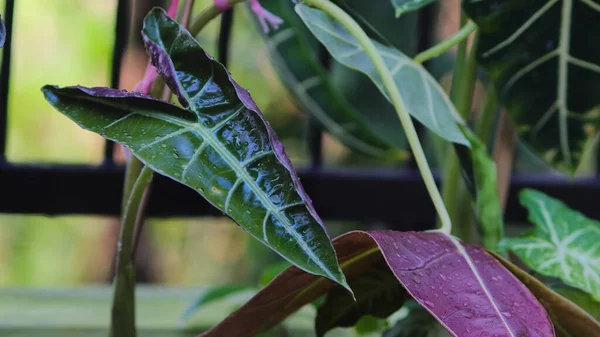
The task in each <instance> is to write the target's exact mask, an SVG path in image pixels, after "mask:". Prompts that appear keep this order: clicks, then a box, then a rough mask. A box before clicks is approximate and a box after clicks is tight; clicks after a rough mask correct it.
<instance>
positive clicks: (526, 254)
mask: <svg viewBox="0 0 600 337" xmlns="http://www.w3.org/2000/svg"><path fill="white" fill-rule="evenodd" d="M520 197H521V204H522V205H523V206H525V207H527V209H528V210H529V219H530V221H531V222H533V224H534V225H535V229H534V230H533V231H531V232H529V233H526V234H524V235H522V236H520V237H514V238H507V239H504V240H503V241H502V242H501V246H502V247H503V248H505V249H509V250H511V251H513V252H514V253H515V254H517V255H518V256H519V257H520V258H521V259H522V260H523V262H525V263H526V264H527V265H528V266H529V267H531V268H533V269H534V270H536V271H537V272H539V273H540V274H543V275H546V276H552V277H557V278H560V279H561V280H563V282H565V283H566V284H568V285H571V286H573V287H576V288H579V289H582V290H584V291H586V292H588V293H590V294H591V295H592V296H593V297H594V298H595V299H596V300H600V223H598V222H597V221H594V220H592V219H589V218H586V217H585V216H583V215H582V214H581V213H579V212H576V211H574V210H572V209H570V208H569V207H567V206H566V205H565V204H563V203H562V202H560V201H558V200H556V199H553V198H550V197H549V196H547V195H545V194H543V193H541V192H538V191H534V190H524V191H522V192H521V195H520Z"/></svg>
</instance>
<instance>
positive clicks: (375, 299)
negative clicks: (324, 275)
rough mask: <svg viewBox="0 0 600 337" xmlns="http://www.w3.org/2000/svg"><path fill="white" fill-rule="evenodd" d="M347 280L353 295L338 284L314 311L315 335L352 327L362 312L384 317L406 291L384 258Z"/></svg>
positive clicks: (398, 302) (395, 308)
mask: <svg viewBox="0 0 600 337" xmlns="http://www.w3.org/2000/svg"><path fill="white" fill-rule="evenodd" d="M348 284H349V285H350V287H351V288H352V290H353V291H354V294H355V296H356V299H354V298H353V297H352V296H351V295H350V294H348V292H347V291H346V290H345V289H343V288H342V287H335V288H333V289H331V290H330V291H329V293H328V294H327V297H326V298H325V302H323V304H322V305H321V306H320V307H319V309H318V311H317V319H316V323H315V329H316V331H317V336H319V337H321V336H323V335H325V333H326V332H327V331H329V330H331V329H333V328H336V327H352V326H354V325H356V324H357V323H358V321H359V320H360V319H361V318H362V317H363V316H366V315H370V316H373V317H377V318H386V317H388V316H390V315H391V314H393V313H394V312H396V311H397V310H399V309H400V308H401V307H402V304H403V303H404V299H405V298H406V291H405V290H404V288H403V287H402V285H400V283H398V280H397V279H396V277H395V276H394V274H393V273H392V272H391V271H390V268H389V267H388V266H387V265H386V264H385V262H384V261H380V262H378V263H376V264H374V265H373V266H371V267H370V268H369V269H366V270H363V271H362V273H361V274H359V275H357V276H356V277H354V278H352V279H350V280H349V282H348Z"/></svg>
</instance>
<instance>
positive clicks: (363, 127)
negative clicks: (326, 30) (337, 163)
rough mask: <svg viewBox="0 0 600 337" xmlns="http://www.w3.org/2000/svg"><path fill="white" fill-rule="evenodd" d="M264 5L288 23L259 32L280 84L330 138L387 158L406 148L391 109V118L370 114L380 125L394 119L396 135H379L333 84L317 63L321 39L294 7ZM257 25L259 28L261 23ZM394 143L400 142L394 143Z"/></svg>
mask: <svg viewBox="0 0 600 337" xmlns="http://www.w3.org/2000/svg"><path fill="white" fill-rule="evenodd" d="M261 4H262V5H263V6H264V7H265V8H266V9H268V10H269V11H270V12H271V13H273V14H275V15H277V16H278V17H280V18H282V19H283V20H284V22H283V23H282V24H281V25H280V27H279V29H278V30H276V31H274V30H273V31H269V32H267V33H264V32H262V29H259V31H261V35H262V36H263V38H264V40H265V45H266V46H267V49H268V51H269V55H270V57H271V61H272V63H273V65H274V66H275V67H276V68H277V70H278V71H277V72H278V74H279V76H280V77H281V80H282V82H283V83H284V84H285V85H286V87H287V88H288V90H289V91H290V92H291V93H293V94H294V96H295V97H296V98H297V99H298V102H297V103H299V104H300V105H302V106H303V110H305V111H308V112H310V113H311V114H312V115H313V116H314V117H315V118H316V119H317V120H318V121H319V122H320V123H321V125H323V127H324V128H325V130H327V132H329V133H331V135H333V136H334V137H336V138H337V139H339V140H340V141H341V142H342V143H344V144H345V145H347V146H348V147H350V148H352V149H354V150H356V151H359V152H361V153H364V154H367V155H370V156H374V157H381V156H385V155H386V154H389V150H390V147H391V146H395V147H396V148H400V149H403V148H404V146H405V140H404V139H403V138H402V137H398V132H397V130H398V128H400V127H401V125H400V123H399V122H398V117H397V116H396V114H395V112H394V111H393V110H391V112H392V113H391V114H389V115H390V116H387V117H388V118H385V117H386V116H382V115H381V114H371V115H374V116H376V117H378V118H379V119H378V121H380V120H383V121H387V122H390V121H391V122H392V123H394V125H395V126H397V128H396V130H395V132H394V137H381V136H380V135H378V134H377V133H376V131H378V130H377V128H376V125H372V124H373V123H372V122H370V121H369V120H368V118H369V117H370V116H369V115H366V114H364V115H363V114H361V112H360V111H358V110H357V109H355V108H354V107H352V106H351V105H350V104H349V102H347V101H346V99H345V98H344V97H343V96H342V95H341V93H340V92H339V90H338V89H337V88H336V87H335V86H334V85H333V83H332V79H331V78H330V76H329V74H328V73H327V71H326V70H325V69H324V67H323V65H321V64H320V63H319V61H318V41H316V39H315V38H314V37H313V36H312V34H311V33H310V31H308V29H307V28H306V27H305V26H304V24H303V23H302V20H300V19H299V18H298V16H297V15H296V13H295V12H294V4H293V3H292V2H290V1H281V0H266V1H265V0H263V1H261ZM255 21H256V25H257V26H259V25H260V23H259V22H258V20H255ZM386 104H387V102H386ZM388 112H390V111H388ZM386 138H387V139H386ZM391 139H393V140H398V141H395V142H390V141H389V140H391ZM384 141H385V142H384Z"/></svg>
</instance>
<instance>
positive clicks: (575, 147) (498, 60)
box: [463, 0, 600, 172]
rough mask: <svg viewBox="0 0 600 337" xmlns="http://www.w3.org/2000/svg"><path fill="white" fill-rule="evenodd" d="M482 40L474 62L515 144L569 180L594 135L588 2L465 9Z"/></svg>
mask: <svg viewBox="0 0 600 337" xmlns="http://www.w3.org/2000/svg"><path fill="white" fill-rule="evenodd" d="M463 3H464V9H465V11H466V12H467V14H468V15H469V16H470V17H471V18H472V19H473V20H474V21H475V22H476V23H477V25H478V26H479V31H480V34H481V38H480V41H479V48H478V59H479V62H480V63H481V64H482V65H483V66H484V67H485V68H486V69H487V70H488V72H489V74H490V76H491V77H492V79H493V80H494V82H495V86H496V88H498V93H499V97H500V101H501V102H502V103H503V105H504V106H505V108H506V109H507V111H508V112H509V114H510V115H511V116H512V118H513V120H514V121H515V123H516V129H517V131H518V132H519V134H520V136H521V137H522V138H523V139H524V140H525V141H526V142H527V143H528V144H529V145H530V146H532V147H533V148H534V149H535V150H536V151H537V152H538V153H540V154H541V155H542V156H543V157H544V158H545V160H547V161H548V162H549V163H552V164H554V165H556V166H559V167H561V168H563V169H566V170H568V171H571V172H573V171H574V170H575V169H576V168H577V165H578V163H579V161H580V160H581V159H582V152H583V148H584V145H585V143H586V142H587V140H588V139H589V138H591V137H592V136H593V135H595V134H596V133H597V132H598V126H599V125H600V122H599V120H600V119H598V116H599V114H598V105H600V95H598V93H597V90H596V88H597V87H598V85H599V84H600V49H599V48H597V47H596V46H597V38H596V35H595V34H590V33H588V32H589V30H590V29H593V28H592V27H595V24H596V22H597V20H598V19H600V5H599V4H598V2H597V1H592V0H548V1H522V0H496V1H481V0H467V1H464V2H463Z"/></svg>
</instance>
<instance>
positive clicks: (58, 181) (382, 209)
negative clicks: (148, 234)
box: [0, 0, 600, 229]
mask: <svg viewBox="0 0 600 337" xmlns="http://www.w3.org/2000/svg"><path fill="white" fill-rule="evenodd" d="M14 5H15V0H6V7H5V10H4V13H3V18H4V19H5V24H6V28H7V37H6V44H5V46H4V49H3V51H2V66H1V68H0V69H1V70H0V213H24V214H47V215H61V214H94V215H113V216H116V215H118V214H119V212H120V198H121V192H122V183H123V173H124V167H123V166H122V165H119V164H117V163H115V161H114V155H113V154H114V145H113V143H112V142H106V146H105V150H104V160H103V162H102V163H101V164H100V165H61V164H55V165H47V164H44V165H41V164H35V163H31V164H16V163H11V162H9V161H8V160H7V158H6V156H5V150H6V138H7V137H6V136H7V123H6V121H7V116H8V89H9V84H10V65H11V42H12V38H11V37H12V35H13V18H14ZM420 15H421V18H420V19H421V25H420V27H431V18H432V17H433V14H432V12H431V11H430V10H429V11H423V12H422V14H420ZM232 20H233V12H232V11H228V12H226V13H224V15H222V16H221V28H220V32H219V38H218V57H219V60H220V61H221V62H223V63H226V62H227V59H228V51H229V41H230V36H231V26H232ZM128 27H129V0H119V2H118V8H117V22H116V29H115V31H116V36H115V44H114V50H113V60H112V70H111V85H112V86H113V87H115V88H117V87H118V86H119V80H120V78H119V75H120V73H121V69H120V67H121V61H122V58H123V54H124V50H125V48H126V46H127V37H128V34H129V32H128ZM422 35H423V36H422V37H421V38H422V39H423V40H422V41H421V42H420V43H419V45H420V47H421V49H424V48H425V47H426V46H428V45H429V40H428V39H429V36H428V34H422ZM321 54H322V58H321V59H322V60H321V61H322V62H324V63H326V62H328V58H327V56H326V53H321ZM322 133H323V130H322V129H321V128H320V127H319V126H318V123H315V122H309V125H308V132H307V143H308V148H309V153H310V159H311V165H309V167H308V168H306V169H301V170H299V175H300V177H301V180H302V183H303V185H304V187H305V189H306V190H307V192H308V193H309V195H310V196H311V198H312V199H313V203H314V205H315V207H316V209H317V210H318V211H319V214H320V215H321V216H322V217H323V218H326V219H340V220H360V221H370V220H379V221H385V222H387V223H389V224H390V226H391V227H394V228H397V229H409V228H424V227H428V226H431V224H433V223H434V221H435V211H434V208H433V206H432V205H431V202H430V201H429V197H428V195H427V192H426V190H425V187H424V185H423V182H422V180H421V177H420V175H419V173H418V172H417V171H416V170H415V169H414V166H409V168H408V169H405V170H392V169H386V170H380V169H328V168H324V167H323V166H322V165H321V163H322V145H323V144H322ZM438 181H439V180H438ZM525 187H530V188H535V189H538V190H541V191H543V192H545V193H548V194H550V195H552V196H554V197H557V198H559V199H561V200H563V201H565V202H566V203H567V204H570V205H572V206H575V207H576V208H577V209H579V210H581V211H582V212H583V213H584V214H586V215H588V216H590V217H593V218H596V219H600V207H598V197H599V196H600V175H598V176H596V177H593V178H586V179H579V180H573V181H571V180H566V179H565V178H562V177H557V176H550V175H531V174H528V175H520V174H517V175H514V176H513V177H512V181H511V189H510V194H509V196H508V202H507V207H506V219H507V221H519V222H520V221H524V220H526V213H525V210H524V209H523V208H522V207H520V206H519V204H518V198H517V192H518V191H519V190H521V189H522V188H525ZM218 214H220V213H219V212H218V211H217V210H216V209H214V208H213V207H212V206H211V205H210V204H209V203H208V202H206V201H204V199H203V198H202V197H201V196H200V195H198V194H197V193H196V192H195V191H193V190H191V189H189V188H187V187H185V186H183V185H181V184H178V183H176V182H173V181H171V180H170V179H168V178H164V177H157V178H156V179H155V182H154V185H153V190H152V195H151V197H150V200H149V215H150V216H155V217H167V216H204V215H218Z"/></svg>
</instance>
